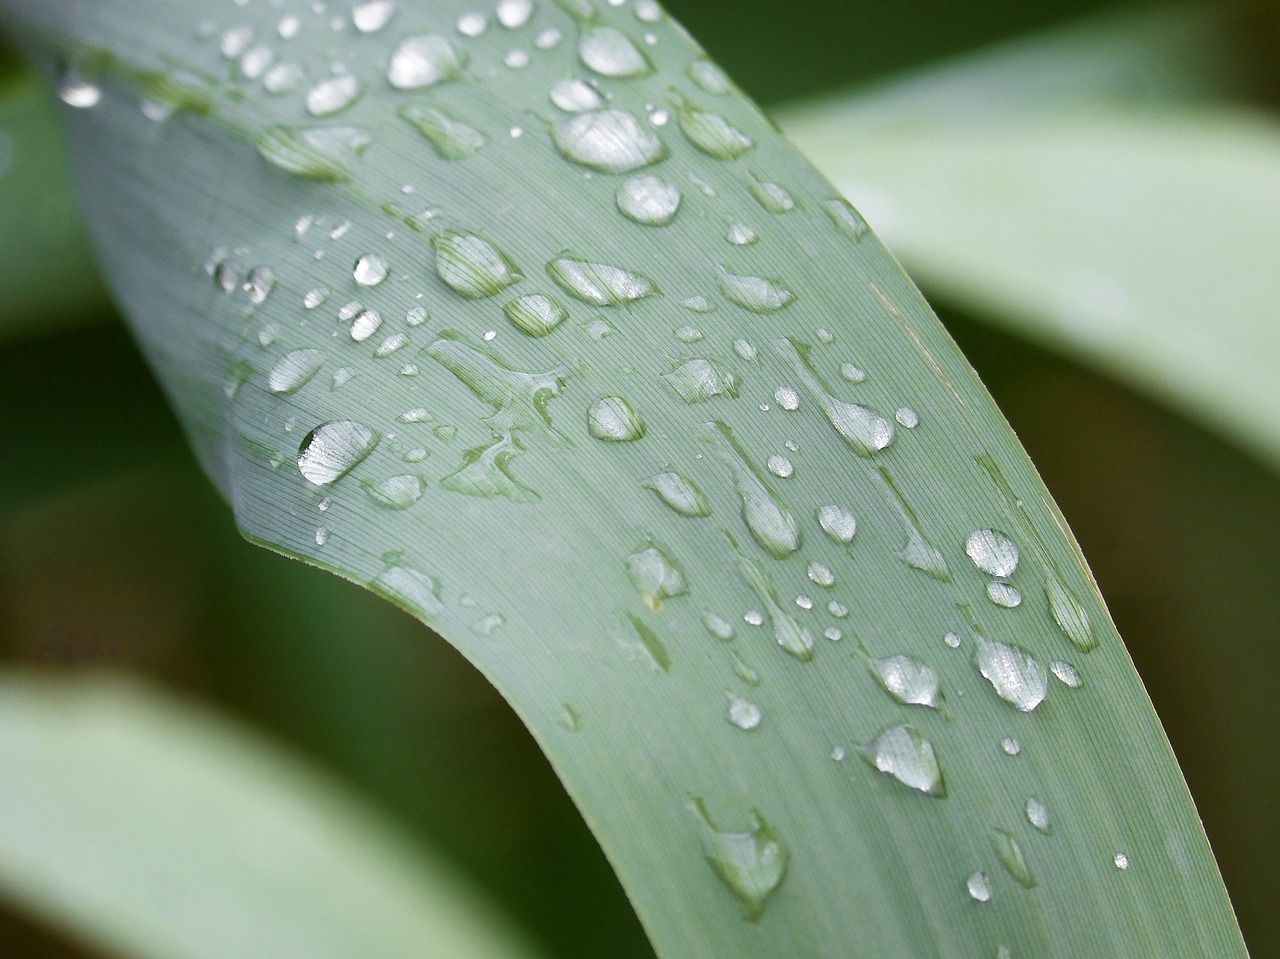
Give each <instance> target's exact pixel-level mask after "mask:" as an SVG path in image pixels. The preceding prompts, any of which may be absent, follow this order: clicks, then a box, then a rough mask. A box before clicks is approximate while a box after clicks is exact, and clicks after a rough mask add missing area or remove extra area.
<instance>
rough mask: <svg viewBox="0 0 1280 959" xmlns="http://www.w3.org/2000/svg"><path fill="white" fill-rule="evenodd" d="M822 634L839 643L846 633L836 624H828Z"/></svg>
mask: <svg viewBox="0 0 1280 959" xmlns="http://www.w3.org/2000/svg"><path fill="white" fill-rule="evenodd" d="M822 635H823V636H825V637H827V639H829V640H831V641H832V642H833V643H838V642H840V640H841V639H843V638H844V633H843V632H842V631H841V630H839V629H837V628H836V627H834V626H828V627H827V628H826V629H824V630H823V631H822Z"/></svg>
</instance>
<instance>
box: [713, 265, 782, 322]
mask: <svg viewBox="0 0 1280 959" xmlns="http://www.w3.org/2000/svg"><path fill="white" fill-rule="evenodd" d="M720 289H721V290H722V291H723V292H724V295H725V296H727V297H728V298H729V299H731V300H732V301H733V302H734V303H737V304H738V306H740V307H742V308H743V309H746V310H750V311H751V312H752V313H773V312H776V311H777V310H780V309H782V308H783V307H784V306H786V305H787V304H789V303H790V302H791V301H792V300H794V299H795V294H793V293H792V292H791V291H790V290H788V289H787V288H786V287H784V286H782V284H781V283H779V282H778V281H777V280H770V279H766V278H765V277H762V276H745V275H741V274H737V273H729V272H728V271H726V270H724V269H721V270H720Z"/></svg>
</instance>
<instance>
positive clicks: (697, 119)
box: [676, 103, 755, 160]
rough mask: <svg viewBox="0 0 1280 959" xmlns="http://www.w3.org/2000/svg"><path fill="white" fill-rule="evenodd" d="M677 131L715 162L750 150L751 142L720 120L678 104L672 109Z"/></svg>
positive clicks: (693, 108)
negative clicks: (677, 127)
mask: <svg viewBox="0 0 1280 959" xmlns="http://www.w3.org/2000/svg"><path fill="white" fill-rule="evenodd" d="M676 116H677V118H678V119H679V121H680V130H681V131H682V132H683V133H684V135H685V136H686V137H688V139H689V142H690V143H692V144H693V145H694V146H695V147H697V148H698V149H699V150H701V151H702V152H703V153H705V154H707V156H711V157H715V158H716V159H717V160H733V159H736V158H737V157H740V156H742V154H744V153H746V152H747V151H748V150H750V149H751V148H752V147H753V146H755V143H754V142H753V141H752V139H751V137H749V136H747V135H746V134H745V133H743V132H742V131H741V130H739V129H738V128H737V127H735V126H734V125H733V124H731V123H730V122H729V121H728V120H726V119H725V118H724V117H722V116H720V115H719V114H715V113H708V112H707V111H705V110H699V109H697V108H696V107H693V106H690V105H689V104H687V103H682V104H681V105H680V106H679V107H678V108H677V110H676Z"/></svg>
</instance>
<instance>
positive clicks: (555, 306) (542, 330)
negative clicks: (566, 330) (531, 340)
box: [502, 293, 569, 336]
mask: <svg viewBox="0 0 1280 959" xmlns="http://www.w3.org/2000/svg"><path fill="white" fill-rule="evenodd" d="M502 309H503V312H504V313H506V314H507V319H508V320H510V321H511V323H512V325H513V326H515V327H516V329H518V330H521V331H522V332H524V333H528V334H529V335H530V336H546V335H547V334H548V333H550V332H551V331H552V330H554V329H555V328H556V327H557V326H559V325H560V324H561V323H562V322H563V321H564V319H565V318H566V317H567V316H568V315H569V314H568V313H566V312H565V310H564V307H562V306H561V305H560V304H559V303H557V302H556V301H555V300H553V299H552V298H551V297H549V296H547V295H546V294H545V293H529V294H526V295H525V296H522V297H520V298H519V299H515V300H511V301H510V302H509V303H507V304H506V305H505V306H504V307H503V308H502Z"/></svg>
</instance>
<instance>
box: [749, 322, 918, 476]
mask: <svg viewBox="0 0 1280 959" xmlns="http://www.w3.org/2000/svg"><path fill="white" fill-rule="evenodd" d="M774 347H775V349H776V350H777V351H778V354H779V355H780V356H782V357H784V358H786V359H789V360H791V362H792V364H793V365H794V367H795V370H796V373H797V374H798V375H799V376H800V379H801V380H802V381H803V383H804V385H805V387H806V388H807V389H808V390H809V392H810V394H811V395H812V396H813V398H814V399H815V400H816V401H817V402H818V405H819V406H821V407H822V412H823V413H824V414H825V415H826V417H827V422H829V423H830V424H831V425H832V427H833V428H834V429H835V431H836V432H837V433H839V434H840V438H841V439H843V440H844V442H845V445H846V446H848V447H849V448H850V449H851V450H853V451H854V452H855V453H857V454H858V455H859V456H871V455H873V454H875V453H877V452H879V451H880V450H882V449H885V448H886V447H887V446H889V444H890V443H892V442H893V437H894V430H893V423H892V422H890V421H889V420H887V419H885V418H884V417H883V416H881V415H880V414H879V413H877V412H876V411H875V410H872V409H869V408H867V407H865V406H861V405H859V404H857V403H846V402H844V401H843V400H839V399H836V398H835V397H834V396H832V395H831V393H830V392H829V391H828V390H827V387H826V385H825V384H824V383H823V382H822V381H821V380H820V379H818V375H817V373H815V372H814V370H813V367H812V365H811V364H810V362H809V357H808V351H807V348H805V347H803V346H801V345H800V344H798V343H796V341H794V340H792V339H790V338H789V337H788V338H784V339H781V340H777V341H775V343H774Z"/></svg>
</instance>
